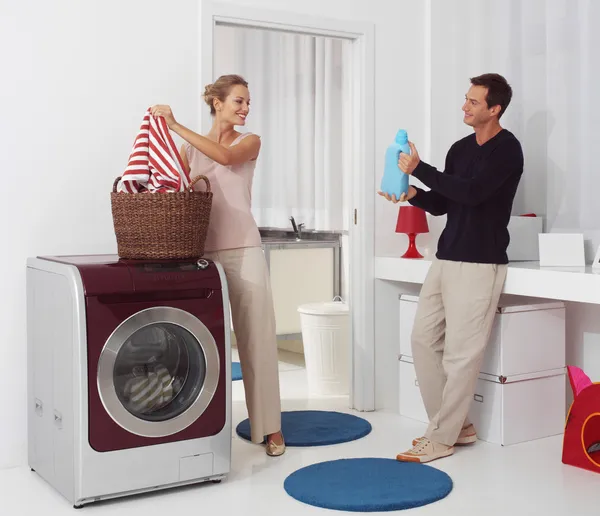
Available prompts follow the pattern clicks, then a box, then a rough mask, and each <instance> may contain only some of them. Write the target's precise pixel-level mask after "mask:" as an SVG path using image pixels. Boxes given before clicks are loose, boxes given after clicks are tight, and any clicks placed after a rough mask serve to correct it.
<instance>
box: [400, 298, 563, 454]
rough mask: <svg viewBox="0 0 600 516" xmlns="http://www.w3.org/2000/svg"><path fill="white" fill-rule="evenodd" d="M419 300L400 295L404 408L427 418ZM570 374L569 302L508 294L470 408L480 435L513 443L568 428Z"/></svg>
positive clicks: (403, 412) (407, 413) (402, 410)
mask: <svg viewBox="0 0 600 516" xmlns="http://www.w3.org/2000/svg"><path fill="white" fill-rule="evenodd" d="M417 303H418V297H416V296H404V295H403V296H401V297H400V303H399V304H400V307H399V308H400V312H399V321H400V333H399V336H400V342H399V366H398V367H399V375H400V380H399V389H400V392H399V412H400V414H401V415H403V416H406V417H410V418H413V419H417V420H419V421H423V420H424V421H425V422H426V421H427V418H426V414H425V410H424V407H422V404H423V402H422V399H421V395H420V392H419V389H418V387H417V384H416V375H415V372H414V365H413V362H412V351H411V345H410V335H411V332H412V327H413V324H414V320H415V316H416V310H417ZM565 380H566V379H565V307H564V304H563V303H562V302H547V301H540V300H530V299H526V298H508V297H506V298H504V299H503V300H501V302H500V306H499V309H498V311H497V313H496V316H495V319H494V326H493V329H492V333H491V336H490V340H489V342H488V346H487V348H486V352H485V356H484V360H483V364H482V367H481V373H480V375H479V379H478V381H477V388H476V392H475V395H474V400H473V402H472V404H471V410H470V413H469V418H470V419H471V420H472V421H473V423H474V424H475V428H476V430H477V434H478V437H479V438H480V439H482V440H484V441H489V442H493V443H498V444H503V445H508V444H515V443H518V442H523V441H528V440H532V439H538V438H542V437H547V436H550V435H556V434H560V433H562V431H563V427H564V419H565V392H566V391H565Z"/></svg>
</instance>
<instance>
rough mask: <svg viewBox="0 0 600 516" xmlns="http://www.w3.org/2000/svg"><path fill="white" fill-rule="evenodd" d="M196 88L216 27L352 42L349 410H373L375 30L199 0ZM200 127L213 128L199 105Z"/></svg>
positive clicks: (207, 69) (205, 78)
mask: <svg viewBox="0 0 600 516" xmlns="http://www.w3.org/2000/svg"><path fill="white" fill-rule="evenodd" d="M199 3H200V5H199V18H200V19H199V46H200V52H199V59H200V62H199V67H198V70H199V85H201V86H204V85H205V84H209V83H211V82H213V81H214V80H215V79H216V77H213V70H214V67H213V42H214V28H215V26H216V25H217V24H227V25H237V26H240V27H254V28H262V29H272V30H278V31H286V32H294V33H299V34H307V35H312V36H330V37H337V38H344V39H347V40H350V41H351V42H352V59H351V62H352V75H353V78H352V91H351V96H352V111H353V113H352V114H353V117H354V122H353V129H354V130H353V134H352V142H353V149H352V150H353V156H352V158H353V159H352V173H351V193H350V195H351V202H350V203H349V206H350V207H351V208H350V209H351V213H350V214H348V215H349V216H350V220H351V224H350V231H349V239H348V240H349V247H350V249H349V253H348V255H349V269H350V271H349V278H350V290H349V292H350V296H349V299H348V303H349V308H350V320H351V354H350V356H351V365H350V378H351V381H350V408H354V409H356V410H360V411H372V410H375V313H374V311H375V308H374V307H375V303H374V286H375V284H374V256H375V64H374V63H375V26H374V24H372V23H366V22H358V21H349V20H343V19H329V18H322V17H316V16H310V15H306V14H302V13H295V12H292V11H278V10H266V9H258V8H254V7H248V6H245V5H239V4H234V3H230V2H217V1H214V0H199ZM198 118H199V121H200V124H199V126H200V127H201V130H202V132H203V133H204V134H206V133H207V132H208V130H209V129H210V126H211V118H210V114H209V111H208V109H206V106H204V105H203V103H201V106H200V108H199V112H198Z"/></svg>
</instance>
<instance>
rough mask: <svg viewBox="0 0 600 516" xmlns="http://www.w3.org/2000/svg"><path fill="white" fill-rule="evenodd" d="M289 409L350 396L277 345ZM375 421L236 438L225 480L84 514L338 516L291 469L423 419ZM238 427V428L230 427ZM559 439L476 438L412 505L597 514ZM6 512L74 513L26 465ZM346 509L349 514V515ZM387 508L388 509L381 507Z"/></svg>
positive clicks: (0, 482)
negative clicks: (511, 441)
mask: <svg viewBox="0 0 600 516" xmlns="http://www.w3.org/2000/svg"><path fill="white" fill-rule="evenodd" d="M280 358H281V362H280V366H281V391H282V399H283V409H284V410H294V409H304V408H316V409H329V410H339V411H348V412H350V411H349V410H348V409H347V400H345V399H339V398H336V399H310V400H307V399H306V395H305V392H306V374H305V370H304V367H303V363H302V361H301V360H298V355H295V356H294V354H290V353H286V352H282V353H281V357H280ZM233 385H234V388H233V400H234V403H233V421H234V428H235V426H236V425H237V423H238V422H239V421H241V420H242V419H245V418H246V409H245V405H244V402H243V399H244V398H243V396H244V394H243V386H242V382H234V384H233ZM360 415H361V416H362V417H364V418H366V419H368V420H369V421H370V422H371V424H372V425H373V431H372V433H371V434H370V435H368V436H367V437H365V438H363V439H360V440H358V441H354V442H351V443H346V444H340V445H335V446H327V447H321V448H313V449H310V448H295V449H294V448H288V450H287V451H286V453H285V454H284V455H283V456H282V457H279V458H270V457H267V456H266V455H265V453H264V451H263V448H262V447H259V446H256V445H252V444H249V443H247V442H245V441H242V440H240V439H239V438H238V437H237V436H235V435H234V437H233V457H232V471H231V474H230V476H229V478H228V479H227V480H226V481H224V482H223V483H221V484H218V485H217V484H207V485H202V486H195V487H189V488H185V489H178V490H170V491H162V492H160V493H154V494H152V495H144V496H138V497H134V498H128V499H121V500H118V501H111V502H104V503H99V504H96V505H90V506H87V507H85V508H84V509H82V511H83V514H87V513H88V512H89V513H90V514H97V515H104V514H111V515H114V516H118V515H127V516H137V515H139V516H151V515H155V514H156V515H165V514H167V515H181V516H187V515H194V516H196V515H198V516H213V515H214V516H218V515H227V516H229V515H231V516H235V515H236V514H240V515H242V514H243V515H257V516H258V515H260V516H271V515H273V516H281V515H284V514H285V515H289V516H295V515H298V514H309V515H310V514H315V515H317V514H323V515H324V514H331V515H334V514H339V513H338V512H337V511H328V510H323V509H318V508H315V507H311V506H308V505H304V504H302V503H300V502H297V501H296V500H294V499H293V498H291V497H289V496H288V495H287V494H286V492H285V491H284V490H283V487H282V484H283V481H284V479H285V478H286V476H287V475H289V474H290V473H292V472H293V471H295V470H297V469H298V468H301V467H303V466H306V465H309V464H312V463H315V462H320V461H323V460H330V459H337V458H344V457H388V458H393V457H395V454H396V453H397V452H398V451H401V450H404V449H405V448H407V446H409V445H410V441H411V440H412V438H414V437H415V436H418V435H420V434H421V432H422V431H423V430H424V425H422V424H421V423H418V422H416V421H412V420H409V419H405V418H401V417H399V416H397V415H395V414H392V413H382V412H374V413H363V414H360ZM234 433H235V432H234ZM561 445H562V441H561V437H560V436H558V437H554V438H550V439H544V440H540V441H537V442H532V443H527V444H523V445H517V446H511V447H507V448H502V447H498V446H495V445H490V444H486V443H483V442H478V443H477V444H475V445H474V446H472V447H470V448H462V449H460V450H458V452H457V453H456V454H455V455H454V456H453V457H449V458H446V459H442V460H439V461H437V462H434V463H432V466H434V467H437V468H439V469H441V470H443V471H446V472H447V473H448V474H449V475H450V476H451V477H452V479H453V481H454V489H453V491H452V493H450V495H449V496H448V497H447V498H445V499H444V500H441V501H440V502H437V503H434V504H431V505H428V506H425V507H421V508H417V509H412V510H410V511H408V513H409V514H423V515H444V516H452V515H461V516H471V515H485V516H496V515H497V516H507V515H511V516H522V515H544V516H549V515H554V514H556V515H560V514H565V515H569V516H571V515H573V516H575V515H576V516H586V515H597V514H599V509H598V487H599V486H600V475H596V474H594V473H591V472H587V471H583V470H579V469H576V468H573V467H569V466H565V465H563V464H562V463H561ZM0 514H6V515H11V516H13V515H14V516H17V515H19V516H20V515H33V514H44V515H60V514H65V515H66V514H78V512H74V509H72V507H71V506H70V505H69V504H68V503H67V502H65V501H64V500H63V499H62V498H61V497H60V496H59V495H57V494H56V493H55V492H54V491H53V490H52V489H51V488H50V487H49V486H48V485H46V484H45V483H44V482H43V481H42V480H41V479H40V478H39V477H38V476H37V475H36V474H35V473H32V472H30V470H29V468H25V467H23V468H17V469H11V470H3V471H0ZM346 514H349V513H346ZM385 514H389V513H385Z"/></svg>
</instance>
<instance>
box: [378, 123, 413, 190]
mask: <svg viewBox="0 0 600 516" xmlns="http://www.w3.org/2000/svg"><path fill="white" fill-rule="evenodd" d="M401 152H404V153H406V154H410V146H409V145H408V134H407V133H406V131H405V130H404V129H400V130H399V131H398V132H397V133H396V141H394V143H392V144H391V145H390V146H389V147H388V148H387V150H386V151H385V169H384V171H383V178H382V179H381V191H382V192H383V193H387V194H389V195H390V196H392V195H395V196H396V199H399V198H400V195H401V194H402V193H408V175H407V174H405V173H404V172H402V170H400V167H398V159H400V153H401Z"/></svg>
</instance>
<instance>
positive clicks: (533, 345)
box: [399, 295, 565, 377]
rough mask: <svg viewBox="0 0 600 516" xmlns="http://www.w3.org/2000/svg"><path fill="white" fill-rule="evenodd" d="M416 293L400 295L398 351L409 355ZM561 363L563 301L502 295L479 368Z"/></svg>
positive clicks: (505, 371)
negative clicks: (414, 294)
mask: <svg viewBox="0 0 600 516" xmlns="http://www.w3.org/2000/svg"><path fill="white" fill-rule="evenodd" d="M418 301H419V298H418V297H417V296H410V295H402V296H400V317H399V319H400V355H401V356H409V357H411V356H412V350H411V344H410V337H411V333H412V328H413V325H414V320H415V315H416V312H417V304H418ZM561 367H565V305H564V303H563V302H561V301H545V300H538V299H530V298H524V297H516V296H505V297H504V298H503V299H502V300H501V301H500V303H499V307H498V311H497V313H496V317H495V320H494V325H493V327H492V333H491V334H490V340H489V342H488V345H487V347H486V352H485V356H484V359H483V364H482V366H481V371H482V372H484V373H488V374H491V375H495V376H497V377H500V376H513V375H518V374H525V373H534V372H539V371H548V370H551V369H558V368H561Z"/></svg>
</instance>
